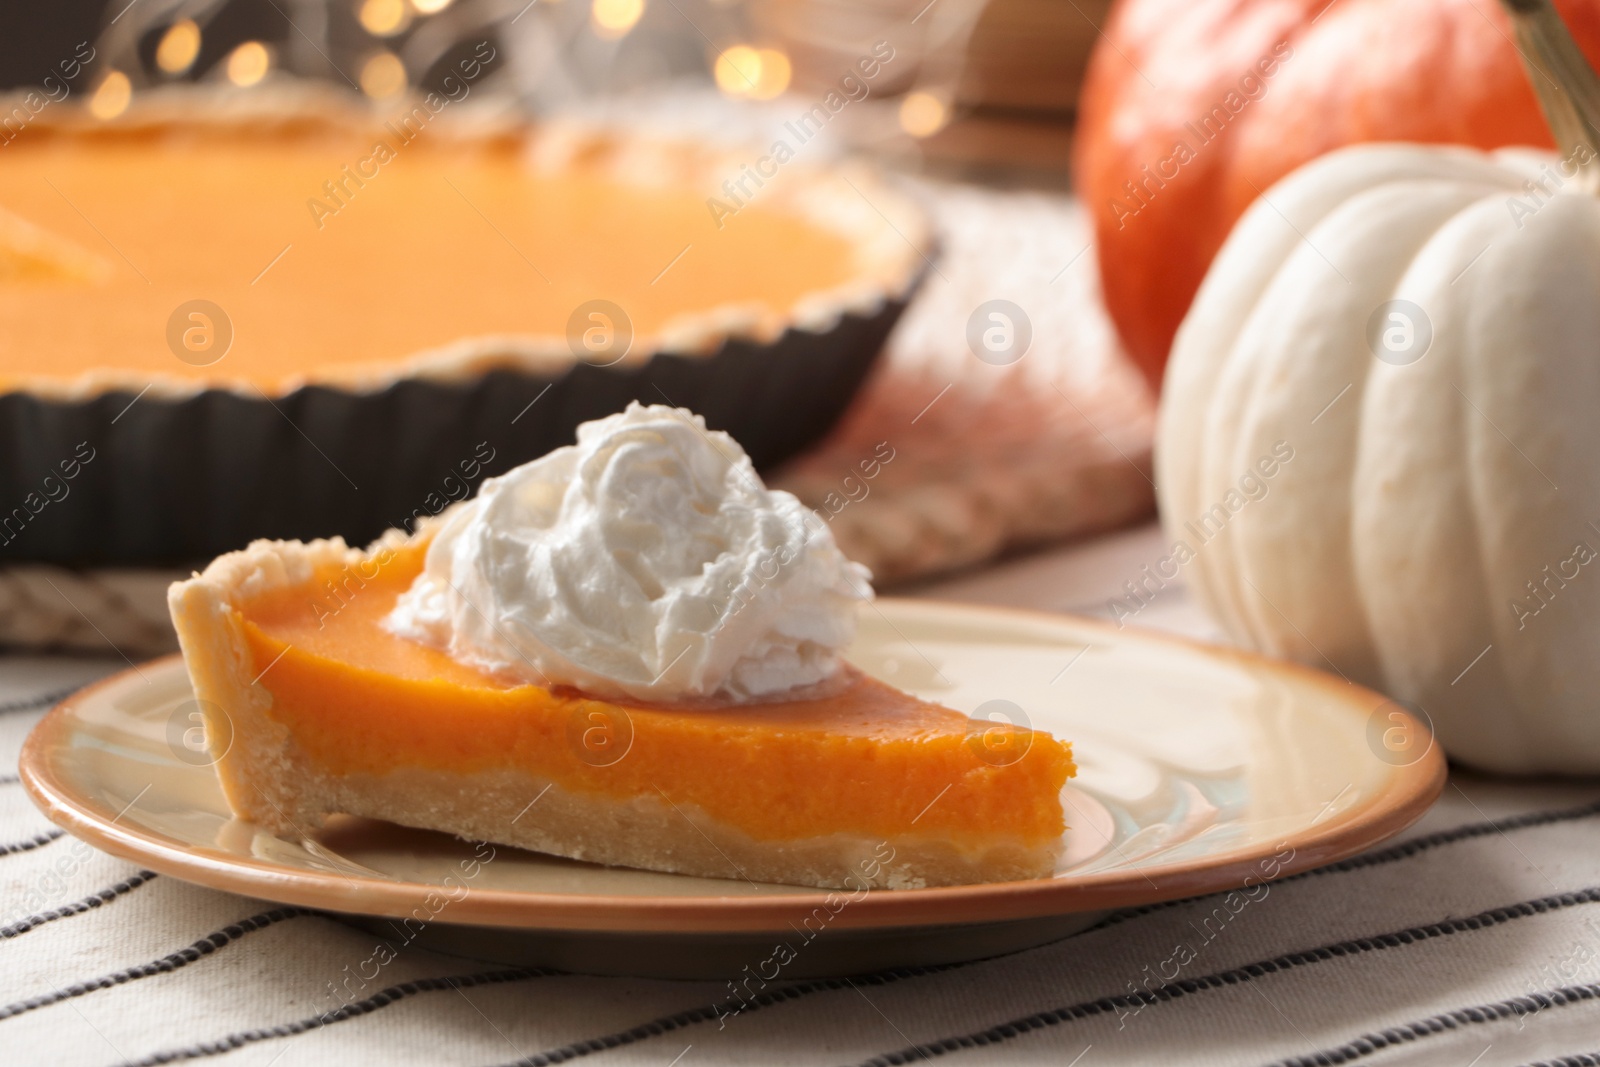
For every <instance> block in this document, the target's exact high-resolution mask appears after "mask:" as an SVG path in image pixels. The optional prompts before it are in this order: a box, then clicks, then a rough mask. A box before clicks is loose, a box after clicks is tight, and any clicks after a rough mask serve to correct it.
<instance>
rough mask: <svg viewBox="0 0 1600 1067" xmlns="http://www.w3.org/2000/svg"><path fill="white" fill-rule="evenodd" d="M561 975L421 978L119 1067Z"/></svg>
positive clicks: (150, 1065) (215, 1052) (207, 1052)
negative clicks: (445, 994)
mask: <svg viewBox="0 0 1600 1067" xmlns="http://www.w3.org/2000/svg"><path fill="white" fill-rule="evenodd" d="M563 974H564V972H562V971H549V970H544V969H541V968H537V967H520V968H515V969H512V970H501V971H483V972H480V973H478V974H461V975H453V976H447V977H443V978H418V979H417V980H415V981H412V982H401V983H400V984H399V985H392V986H390V987H389V988H387V989H380V990H379V991H378V992H376V993H374V994H372V996H370V997H367V998H366V999H365V1000H358V1001H352V1002H351V1003H349V1004H346V1005H345V1006H344V1007H342V1008H336V1009H334V1010H333V1011H329V1012H325V1013H324V1014H322V1015H313V1016H311V1017H310V1018H308V1019H300V1020H298V1021H296V1022H292V1023H283V1024H282V1025H280V1026H270V1027H263V1028H261V1029H257V1030H240V1031H238V1032H237V1033H232V1034H229V1035H228V1036H227V1037H222V1038H218V1039H217V1040H215V1041H203V1042H201V1043H199V1044H196V1045H190V1046H189V1047H188V1048H178V1049H167V1050H165V1051H162V1052H156V1053H152V1054H151V1055H149V1056H146V1057H144V1058H143V1059H139V1060H127V1061H125V1062H123V1063H120V1064H118V1065H117V1067H154V1065H155V1064H161V1063H177V1062H178V1061H180V1060H198V1059H203V1058H204V1057H206V1056H220V1055H221V1054H222V1053H224V1052H232V1051H233V1050H234V1049H239V1048H243V1047H244V1046H246V1045H253V1044H255V1043H256V1042H258V1041H270V1040H272V1039H273V1038H279V1037H294V1036H295V1035H297V1034H303V1033H305V1032H306V1031H308V1030H320V1029H322V1028H323V1027H325V1026H332V1025H333V1024H334V1023H340V1022H344V1021H345V1020H346V1019H354V1018H356V1017H358V1016H361V1015H367V1014H370V1013H372V1012H375V1011H377V1010H378V1009H379V1008H383V1007H387V1006H388V1005H390V1004H393V1003H394V1002H395V1001H397V1000H404V999H406V998H407V997H414V996H416V995H417V994H418V993H436V992H439V991H441V990H445V989H471V988H472V987H474V986H484V985H501V984H503V983H505V982H522V981H526V980H527V979H529V978H551V977H559V976H562V975H563Z"/></svg>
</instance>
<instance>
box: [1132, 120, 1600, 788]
mask: <svg viewBox="0 0 1600 1067" xmlns="http://www.w3.org/2000/svg"><path fill="white" fill-rule="evenodd" d="M1579 154H1580V156H1581V155H1582V154H1583V150H1581V149H1580V150H1579ZM1574 162H1576V161H1574V160H1571V159H1570V158H1569V161H1568V162H1567V163H1565V164H1564V163H1563V162H1562V161H1560V160H1558V159H1557V157H1556V156H1555V155H1553V154H1542V153H1533V152H1503V153H1497V154H1494V155H1486V154H1483V153H1478V152H1473V151H1468V150H1465V149H1451V148H1430V147H1422V146H1411V145H1376V146H1363V147H1357V148H1350V149H1346V150H1343V151H1339V152H1336V153H1333V154H1331V155H1328V156H1325V157H1323V158H1322V159H1320V160H1317V161H1314V162H1313V163H1311V164H1309V165H1307V166H1306V167H1304V168H1302V169H1301V170H1299V171H1297V172H1296V173H1294V174H1292V175H1290V176H1289V177H1288V178H1286V179H1284V180H1283V181H1282V182H1280V183H1279V184H1278V185H1277V186H1275V187H1274V188H1272V189H1271V190H1269V191H1268V192H1267V193H1266V195H1265V196H1263V197H1262V198H1261V199H1260V200H1258V201H1257V202H1256V204H1255V205H1254V206H1253V207H1251V209H1250V210H1249V211H1248V213H1247V214H1246V215H1245V216H1244V217H1243V218H1242V219H1241V220H1240V222H1239V224H1238V226H1237V228H1236V229H1235V230H1234V232H1233V234H1232V236H1231V237H1230V238H1229V240H1228V242H1227V244H1226V245H1225V246H1224V247H1223V249H1222V251H1221V252H1220V253H1219V254H1218V257H1217V259H1216V261H1215V262H1214V263H1213V265H1212V267H1211V271H1210V273H1209V275H1208V276H1207V278H1206V280H1205V283H1204V285H1203V286H1202V287H1201V289H1200V292H1199V295H1198V296H1197V298H1196V300H1195V303H1194V305H1193V307H1192V308H1191V310H1190V312H1189V315H1188V318H1187V319H1186V320H1185V322H1184V323H1183V327H1182V329H1181V330H1180V331H1179V333H1178V336H1177V340H1176V342H1175V345H1174V349H1173V354H1172V359H1171V362H1170V364H1169V367H1168V371H1167V378H1166V384H1165V388H1164V393H1163V406H1162V411H1161V416H1160V423H1159V429H1158V437H1157V483H1158V486H1159V490H1158V491H1159V495H1160V500H1161V508H1162V515H1163V521H1164V524H1165V529H1166V532H1167V534H1168V536H1169V537H1170V538H1171V539H1172V540H1173V541H1174V542H1175V546H1174V548H1175V558H1178V559H1180V560H1182V561H1184V562H1182V572H1183V574H1184V576H1185V579H1186V580H1187V581H1188V582H1189V583H1190V584H1191V586H1192V587H1193V588H1194V590H1195V591H1196V592H1197V593H1198V595H1199V597H1200V599H1201V600H1202V601H1203V602H1204V603H1205V605H1206V606H1207V607H1208V608H1209V609H1210V611H1211V612H1212V613H1213V614H1214V615H1215V617H1216V618H1217V619H1218V621H1219V622H1220V623H1221V624H1222V625H1223V626H1224V627H1225V628H1226V630H1227V631H1228V632H1229V633H1230V634H1231V635H1232V636H1233V637H1234V638H1236V639H1237V640H1239V641H1240V642H1242V643H1244V644H1246V645H1248V646H1252V647H1254V648H1256V649H1259V650H1261V651H1264V652H1267V653H1270V654H1274V655H1279V656H1287V657H1290V658H1293V659H1296V660H1299V661H1301V662H1304V663H1307V664H1312V665H1315V666H1319V667H1321V668H1322V669H1324V670H1331V671H1337V672H1338V673H1340V674H1343V675H1344V676H1345V677H1346V678H1348V679H1350V680H1352V681H1356V682H1361V683H1364V684H1368V685H1371V686H1373V687H1375V688H1377V689H1379V690H1382V691H1384V692H1386V693H1388V694H1390V695H1392V696H1393V697H1396V698H1399V699H1401V700H1404V701H1408V702H1412V703H1414V704H1416V705H1419V706H1420V707H1421V708H1422V710H1423V711H1425V712H1426V713H1427V714H1428V716H1430V717H1431V719H1432V721H1433V723H1434V726H1435V730H1436V734H1437V737H1438V739H1439V740H1440V742H1441V743H1442V744H1443V746H1444V748H1445V750H1446V752H1448V753H1449V754H1450V755H1452V756H1453V757H1456V758H1459V759H1460V760H1463V761H1465V762H1467V763H1469V764H1473V765H1475V766H1478V767H1483V768H1488V769H1493V770H1499V771H1568V772H1585V773H1594V772H1597V771H1600V198H1597V195H1596V193H1595V192H1594V191H1593V190H1592V189H1591V188H1590V187H1589V186H1588V185H1587V182H1586V175H1585V174H1584V173H1582V171H1581V170H1580V168H1577V167H1575V166H1574V165H1573V164H1574ZM1574 175H1576V176H1574ZM1530 182H1533V183H1535V184H1534V185H1532V186H1530V185H1529V184H1528V183H1530ZM1540 184H1542V185H1543V186H1544V189H1543V190H1541V189H1540V188H1539V185H1540ZM1397 300H1399V301H1407V302H1409V304H1401V305H1393V304H1391V303H1390V302H1391V301H1397ZM1286 455H1287V457H1288V458H1287V459H1285V456H1286ZM1180 544H1181V546H1182V550H1180V549H1179V545H1180Z"/></svg>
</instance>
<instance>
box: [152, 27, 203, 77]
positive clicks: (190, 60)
mask: <svg viewBox="0 0 1600 1067" xmlns="http://www.w3.org/2000/svg"><path fill="white" fill-rule="evenodd" d="M199 54H200V27H199V26H198V25H196V23H195V21H194V19H182V20H180V21H178V22H174V23H173V24H172V25H171V26H169V27H167V32H166V33H164V34H162V35H161V43H160V44H159V45H157V46H156V66H158V67H160V68H161V69H162V70H164V71H166V72H167V73H168V74H182V73H183V72H184V71H186V70H188V69H189V68H190V67H191V66H193V65H194V59H195V56H198V55H199Z"/></svg>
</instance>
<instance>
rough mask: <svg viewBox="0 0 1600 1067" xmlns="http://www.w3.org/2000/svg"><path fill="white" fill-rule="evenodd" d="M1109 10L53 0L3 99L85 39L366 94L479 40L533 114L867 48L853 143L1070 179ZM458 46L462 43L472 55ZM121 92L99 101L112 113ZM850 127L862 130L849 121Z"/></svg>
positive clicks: (36, 14)
mask: <svg viewBox="0 0 1600 1067" xmlns="http://www.w3.org/2000/svg"><path fill="white" fill-rule="evenodd" d="M1108 6H1109V4H1108V0H1083V2H1082V3H1081V4H1073V3H1067V4H1063V3H1058V2H1052V0H991V2H989V3H984V2H983V0H935V2H933V3H928V2H927V0H912V2H909V3H907V2H902V0H878V2H872V3H844V2H830V0H722V2H717V0H592V2H585V0H536V2H534V3H531V4H529V3H527V2H526V0H339V2H334V3H324V2H311V0H225V2H178V3H174V2H170V0H167V2H163V0H135V2H134V3H128V2H127V0H112V3H110V4H104V3H98V2H94V0H62V2H60V3H52V4H10V5H6V6H5V9H4V11H0V86H3V87H23V86H31V85H36V84H38V83H39V82H40V81H42V80H43V79H44V78H45V77H46V76H47V75H49V74H50V73H51V71H52V69H53V65H54V62H55V57H59V56H61V55H70V54H71V52H72V49H73V48H74V47H75V46H76V45H78V43H79V42H81V41H90V42H93V43H94V45H95V47H96V52H97V55H96V59H95V62H94V64H93V70H94V74H95V76H96V79H97V82H98V81H99V80H101V79H104V78H105V77H106V76H108V75H110V74H111V73H112V72H117V73H120V74H122V75H124V76H125V77H126V78H127V81H128V89H129V90H130V91H131V92H132V93H137V92H139V91H140V90H142V89H146V88H148V87H151V86H154V85H160V84H165V83H171V82H182V81H188V82H206V81H215V82H229V81H231V82H232V83H234V84H236V85H251V84H256V83H259V82H261V81H263V80H268V79H273V78H277V77H283V76H299V77H315V78H323V79H327V80H329V81H331V82H334V83H336V84H341V85H345V86H346V87H348V88H350V89H351V90H352V91H360V92H362V93H364V94H366V95H367V96H369V97H372V98H374V99H380V100H381V99H385V98H388V97H392V96H396V95H398V94H400V93H403V92H405V91H407V90H408V89H413V90H414V89H421V90H423V91H426V90H428V89H430V88H435V89H436V88H438V86H439V82H440V79H442V78H443V77H444V75H445V74H447V73H448V72H449V70H450V69H451V64H452V62H453V60H454V59H456V58H458V57H457V55H456V54H455V53H456V52H457V51H458V50H460V49H462V48H467V49H469V50H470V47H471V43H476V42H477V41H481V40H483V39H485V35H488V36H490V37H492V39H493V40H494V41H495V42H496V43H497V44H499V45H503V46H504V48H505V51H506V54H507V57H508V62H507V64H506V65H505V67H504V68H502V69H501V70H500V71H499V72H498V73H497V75H496V80H495V83H494V88H495V89H496V90H497V91H498V92H501V93H504V94H506V95H507V96H508V97H509V98H512V99H515V100H516V102H517V103H518V104H519V105H521V106H523V107H525V108H527V109H529V111H530V112H531V113H534V114H548V113H550V112H552V111H556V110H559V109H563V108H569V107H572V106H575V105H587V106H600V107H606V106H610V107H618V106H624V107H625V106H627V105H628V104H629V103H630V102H634V103H637V102H638V101H639V100H640V99H641V98H642V97H643V96H645V95H646V94H658V93H659V92H660V91H661V90H663V89H670V90H676V91H680V92H690V91H693V90H695V89H711V88H713V87H715V88H716V89H718V90H720V91H721V92H722V93H723V94H724V95H726V96H727V97H730V98H733V99H743V100H750V101H770V100H773V99H775V98H778V97H780V96H782V95H784V94H786V93H788V94H800V95H806V94H813V93H817V92H819V91H826V90H827V89H828V88H829V87H830V86H831V85H832V84H833V83H834V82H836V81H837V80H838V78H839V76H840V74H841V72H844V71H847V70H848V69H849V68H850V65H851V64H852V63H853V62H854V60H855V58H856V57H857V56H859V55H861V54H862V53H863V52H864V51H866V50H868V49H870V47H871V45H872V44H873V42H875V41H878V40H884V39H887V40H890V41H891V42H892V43H893V45H894V46H895V48H896V50H897V61H896V62H895V63H894V64H893V66H892V70H891V72H890V74H889V76H888V77H887V79H886V80H885V81H884V82H883V83H882V84H880V85H878V86H876V90H877V92H878V93H879V94H881V96H880V97H879V99H877V100H875V101H874V106H873V107H872V108H870V109H864V110H867V111H870V114H864V115H861V116H859V117H858V121H856V122H855V123H854V124H852V125H851V126H850V128H849V130H848V137H849V139H850V140H851V141H852V142H854V143H855V144H856V145H858V146H869V145H870V146H874V148H875V149H877V150H879V151H882V152H884V153H886V154H889V155H896V156H899V155H905V156H910V157H913V158H914V159H915V160H916V161H917V162H918V163H919V164H927V165H935V166H940V167H946V168H956V169H959V170H962V171H964V172H967V173H982V174H984V175H985V176H987V177H988V178H990V179H991V180H1007V181H1018V180H1025V181H1028V182H1031V183H1035V184H1040V185H1046V186H1049V185H1056V186H1062V185H1064V184H1065V182H1066V174H1067V165H1068V159H1069V147H1068V146H1069V136H1068V131H1069V129H1070V125H1071V121H1072V116H1073V109H1074V106H1075V104H1076V99H1077V92H1078V85H1079V83H1080V82H1081V80H1082V78H1083V72H1084V65H1085V63H1086V62H1087V59H1088V55H1089V51H1090V48H1091V46H1092V45H1093V43H1094V40H1095V34H1096V30H1095V24H1096V23H1097V22H1098V21H1099V20H1100V19H1101V18H1102V17H1103V16H1104V13H1105V9H1106V8H1107V7H1108ZM469 38H470V43H469ZM124 95H125V94H124V92H123V90H122V89H121V82H120V80H118V79H114V80H113V84H112V88H111V90H109V91H108V93H107V98H106V99H104V100H103V101H102V105H103V106H104V107H106V108H107V109H110V108H112V107H114V106H115V104H116V102H117V100H119V99H121V98H123V96H124ZM852 117H853V118H857V116H852Z"/></svg>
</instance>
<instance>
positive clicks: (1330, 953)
mask: <svg viewBox="0 0 1600 1067" xmlns="http://www.w3.org/2000/svg"><path fill="white" fill-rule="evenodd" d="M1594 903H1600V888H1592V887H1591V888H1589V889H1581V890H1578V891H1577V892H1575V893H1558V894H1556V895H1554V896H1548V897H1537V898H1535V899H1533V900H1524V901H1520V902H1518V903H1516V904H1508V905H1506V906H1504V907H1500V908H1490V909H1489V910H1488V911H1481V912H1479V913H1478V914H1476V915H1469V916H1466V917H1464V918H1460V919H1445V920H1442V921H1440V922H1436V923H1429V924H1427V925H1426V926H1411V927H1407V928H1406V929H1404V930H1396V931H1394V932H1392V933H1387V934H1375V935H1373V936H1371V937H1356V938H1351V939H1349V940H1346V941H1336V942H1334V943H1332V944H1328V945H1322V946H1320V947H1318V948H1311V949H1303V950H1301V951H1298V952H1288V953H1284V954H1283V955H1281V956H1274V957H1272V958H1271V959H1266V960H1260V961H1258V962H1256V963H1247V964H1245V965H1244V966H1242V967H1232V968H1229V969H1228V970H1226V971H1218V972H1216V973H1215V974H1207V975H1201V976H1200V977H1198V978H1180V979H1177V980H1175V981H1172V982H1168V983H1166V984H1165V985H1160V986H1157V987H1156V988H1155V989H1146V990H1136V991H1135V992H1132V993H1120V994H1117V995H1115V996H1110V997H1101V998H1099V999H1098V1000H1087V1001H1081V1002H1079V1003H1077V1004H1070V1005H1067V1006H1066V1007H1063V1008H1052V1009H1051V1010H1049V1011H1041V1012H1035V1013H1034V1014H1032V1015H1024V1016H1022V1017H1021V1018H1017V1019H1012V1020H1010V1021H1008V1022H1003V1023H1000V1024H998V1025H996V1026H991V1027H988V1028H986V1029H983V1030H976V1031H973V1032H972V1033H969V1034H962V1035H961V1036H959V1037H946V1038H940V1039H939V1040H937V1041H933V1042H930V1043H928V1044H925V1045H911V1046H909V1047H907V1048H902V1049H897V1050H895V1051H893V1052H886V1053H883V1054H882V1055H879V1056H874V1057H872V1058H871V1059H869V1060H865V1061H863V1062H862V1063H861V1064H860V1065H859V1067H899V1065H901V1064H907V1063H912V1062H915V1061H916V1060H922V1059H932V1058H933V1057H934V1056H943V1055H945V1054H946V1053H949V1052H957V1051H960V1050H962V1049H969V1048H978V1047H980V1046H984V1045H997V1044H1000V1043H1002V1042H1004V1041H1009V1040H1011V1039H1012V1038H1014V1037H1020V1036H1022V1035H1023V1034H1025V1033H1028V1032H1029V1031H1032V1030H1039V1029H1043V1028H1044V1027H1046V1026H1058V1025H1060V1024H1061V1023H1066V1022H1074V1021H1076V1020H1078V1019H1087V1018H1091V1017H1093V1016H1096V1015H1106V1014H1109V1013H1113V1012H1117V1011H1118V1010H1119V1009H1124V1008H1126V1009H1132V1010H1134V1011H1142V1010H1143V1009H1144V1008H1147V1007H1149V1006H1151V1005H1154V1004H1161V1003H1165V1002H1166V1001H1169V1000H1176V999H1178V998H1179V997H1182V996H1185V995H1192V994H1196V993H1201V992H1204V991H1205V990H1209V989H1222V988H1225V987H1227V986H1232V985H1239V984H1241V983H1244V982H1252V981H1255V980H1256V979H1258V978H1265V977H1266V976H1267V975H1269V974H1277V973H1279V972H1281V971H1289V970H1294V969H1296V968H1299V967H1307V966H1310V965H1311V964H1315V963H1326V962H1327V961H1329V960H1335V959H1345V958H1347V957H1352V956H1360V955H1363V954H1365V953H1368V952H1381V951H1385V950H1387V949H1392V948H1401V947H1403V946H1408V945H1415V944H1420V943H1423V942H1427V941H1432V940H1433V939H1434V938H1437V937H1454V936H1456V935H1458V934H1465V933H1470V932H1472V931H1476V930H1487V929H1491V928H1493V927H1496V926H1501V925H1503V924H1505V923H1508V922H1513V921H1515V920H1517V919H1526V918H1530V917H1531V916H1534V915H1543V914H1547V913H1549V912H1553V911H1561V910H1563V909H1566V908H1571V907H1576V906H1578V905H1580V904H1594Z"/></svg>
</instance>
